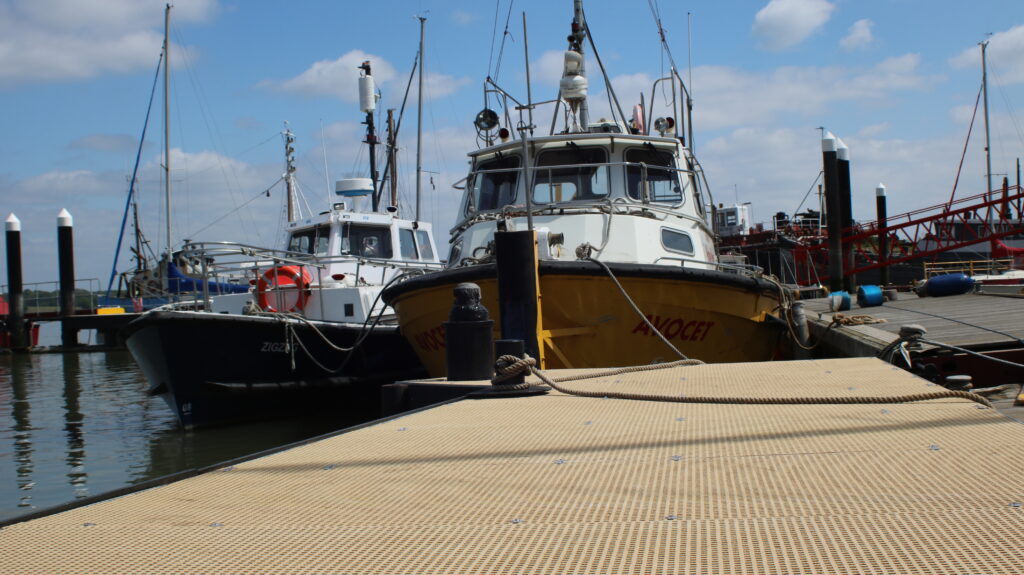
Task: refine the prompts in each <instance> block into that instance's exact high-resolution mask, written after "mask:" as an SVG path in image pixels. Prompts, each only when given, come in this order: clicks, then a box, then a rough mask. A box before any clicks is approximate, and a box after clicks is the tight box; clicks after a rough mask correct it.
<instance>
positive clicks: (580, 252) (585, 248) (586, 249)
mask: <svg viewBox="0 0 1024 575" xmlns="http://www.w3.org/2000/svg"><path fill="white" fill-rule="evenodd" d="M594 249H595V248H594V246H592V245H590V244H589V243H584V244H580V245H579V247H577V248H576V257H577V258H579V259H581V260H585V261H591V262H594V263H595V264H597V265H599V266H601V267H602V268H603V269H604V271H605V273H607V274H608V277H609V278H611V280H612V282H614V283H615V287H617V288H619V293H621V294H622V297H624V298H626V302H627V303H629V305H630V307H632V308H633V311H634V312H636V315H638V316H640V319H642V320H643V322H644V323H645V324H647V327H648V328H649V329H650V330H651V332H652V333H653V334H654V335H656V336H658V339H660V340H661V341H662V343H664V344H665V345H667V346H668V347H669V349H671V350H672V351H674V352H675V353H676V355H678V356H679V357H681V358H682V359H684V360H688V359H690V358H688V357H686V355H685V354H684V353H683V352H681V351H679V348H677V347H676V346H674V345H672V342H670V341H669V340H668V338H666V337H665V336H664V335H663V334H662V333H661V331H660V330H658V328H656V327H654V324H652V323H651V320H649V319H647V316H646V315H644V312H642V311H640V307H639V306H637V305H636V303H634V302H633V298H631V297H629V293H627V292H626V288H624V287H622V284H621V283H619V280H618V278H616V277H615V274H614V273H612V270H611V268H609V267H608V266H607V265H606V264H605V263H604V262H602V261H601V260H598V259H595V258H593V257H591V256H590V252H591V250H594Z"/></svg>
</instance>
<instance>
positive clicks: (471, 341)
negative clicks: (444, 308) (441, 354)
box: [444, 283, 494, 381]
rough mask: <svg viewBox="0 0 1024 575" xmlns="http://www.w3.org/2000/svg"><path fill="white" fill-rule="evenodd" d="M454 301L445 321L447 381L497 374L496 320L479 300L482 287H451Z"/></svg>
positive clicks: (482, 377) (469, 284)
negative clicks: (495, 365) (493, 331)
mask: <svg viewBox="0 0 1024 575" xmlns="http://www.w3.org/2000/svg"><path fill="white" fill-rule="evenodd" d="M452 291H453V293H454V295H455V303H454V304H453V305H452V310H451V312H450V313H449V314H448V321H446V322H445V323H444V331H445V359H446V361H447V365H448V381H472V380H480V379H491V377H493V376H494V335H493V333H492V331H491V330H493V329H494V320H492V319H490V316H489V314H488V312H487V308H486V307H484V306H483V305H482V304H481V303H480V286H478V285H476V284H474V283H461V284H459V285H457V286H455V289H454V290H452Z"/></svg>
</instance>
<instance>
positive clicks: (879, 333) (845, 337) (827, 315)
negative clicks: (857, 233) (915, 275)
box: [804, 293, 1024, 356]
mask: <svg viewBox="0 0 1024 575" xmlns="http://www.w3.org/2000/svg"><path fill="white" fill-rule="evenodd" d="M804 303H805V309H806V311H807V318H808V320H809V321H810V322H811V330H812V339H814V340H816V338H817V337H819V336H820V335H821V334H823V333H825V329H826V328H828V326H829V324H830V323H832V317H833V312H832V311H830V310H829V300H828V298H818V299H810V300H804ZM840 313H842V314H844V315H846V316H853V315H868V316H871V317H872V318H877V319H884V320H886V322H885V323H875V324H868V325H853V326H842V327H834V328H833V329H831V330H829V332H830V333H828V335H827V336H826V337H828V338H829V340H828V343H830V344H831V345H833V347H837V348H840V349H843V350H846V352H847V353H846V355H851V356H870V355H874V354H875V353H877V352H878V351H880V350H881V349H882V348H883V347H885V346H886V345H887V344H888V343H889V342H891V341H893V340H895V339H897V338H898V334H899V330H900V326H903V325H907V324H918V325H920V326H922V327H924V328H925V329H926V330H928V333H927V334H926V337H927V338H928V339H931V340H934V341H940V342H942V343H947V344H950V345H955V346H957V347H966V348H968V349H978V350H981V349H999V348H1019V347H1021V346H1024V298H1017V297H1004V296H998V295H989V294H981V293H969V294H963V295H955V296H947V297H918V296H916V295H914V294H908V293H899V294H898V299H897V300H896V301H887V302H885V303H884V304H883V305H880V306H874V307H866V308H861V307H859V306H857V304H856V301H854V303H853V306H852V307H851V308H850V309H849V310H848V311H844V312H840Z"/></svg>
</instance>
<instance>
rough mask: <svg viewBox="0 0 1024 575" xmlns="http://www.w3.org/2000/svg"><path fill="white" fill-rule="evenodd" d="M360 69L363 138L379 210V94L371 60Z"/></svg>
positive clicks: (375, 205)
mask: <svg viewBox="0 0 1024 575" xmlns="http://www.w3.org/2000/svg"><path fill="white" fill-rule="evenodd" d="M359 69H360V70H362V71H363V75H362V77H360V78H359V107H360V108H362V111H363V112H365V113H366V121H364V122H363V123H364V124H366V139H365V140H363V143H364V144H367V145H369V146H370V182H371V184H372V186H371V188H370V189H372V190H373V195H372V197H371V199H372V202H373V206H372V207H373V211H375V212H376V211H377V209H378V208H379V207H380V206H379V203H380V196H379V195H378V194H377V132H376V130H375V127H374V124H373V112H374V111H375V110H376V109H377V95H376V93H375V90H376V88H375V87H374V83H373V73H372V72H371V71H370V61H369V60H367V61H365V62H363V63H362V64H360V65H359Z"/></svg>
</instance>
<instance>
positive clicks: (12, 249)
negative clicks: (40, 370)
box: [4, 214, 28, 350]
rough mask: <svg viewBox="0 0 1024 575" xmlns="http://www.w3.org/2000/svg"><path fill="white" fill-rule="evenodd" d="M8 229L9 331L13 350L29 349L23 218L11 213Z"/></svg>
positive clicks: (6, 226) (8, 219)
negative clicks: (22, 253)
mask: <svg viewBox="0 0 1024 575" xmlns="http://www.w3.org/2000/svg"><path fill="white" fill-rule="evenodd" d="M4 227H5V229H6V231H7V286H8V301H7V309H8V311H7V332H8V333H9V334H10V346H11V349H13V350H25V349H28V333H27V331H26V326H25V296H24V293H23V284H22V281H21V220H19V219H18V217H17V216H15V215H14V214H11V215H10V216H8V217H7V222H6V223H5V225H4Z"/></svg>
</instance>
